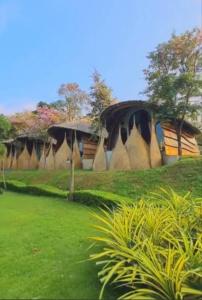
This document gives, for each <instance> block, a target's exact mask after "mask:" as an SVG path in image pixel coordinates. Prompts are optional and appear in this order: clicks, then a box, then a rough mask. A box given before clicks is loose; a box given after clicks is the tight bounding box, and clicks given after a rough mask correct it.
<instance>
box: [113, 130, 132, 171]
mask: <svg viewBox="0 0 202 300" xmlns="http://www.w3.org/2000/svg"><path fill="white" fill-rule="evenodd" d="M109 168H110V170H120V171H121V170H130V169H131V167H130V161H129V156H128V152H127V150H126V147H125V146H124V144H123V142H122V139H121V132H120V130H119V135H118V140H117V142H116V146H115V148H114V149H113V151H112V157H111V161H110V167H109Z"/></svg>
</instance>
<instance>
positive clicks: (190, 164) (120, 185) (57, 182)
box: [6, 156, 202, 200]
mask: <svg viewBox="0 0 202 300" xmlns="http://www.w3.org/2000/svg"><path fill="white" fill-rule="evenodd" d="M201 170H202V156H201V157H198V158H184V159H182V160H181V161H178V162H176V163H174V164H172V165H166V166H162V167H160V168H155V169H149V170H141V171H136V170H135V171H107V172H95V171H93V172H92V171H88V170H75V186H76V190H77V191H78V190H96V191H105V192H110V193H113V194H118V195H120V196H124V197H128V198H131V199H134V200H137V199H139V198H141V197H142V196H145V195H146V194H147V193H148V191H156V190H158V189H159V187H160V186H161V187H165V186H168V185H169V186H171V187H172V188H173V189H174V190H175V191H177V192H178V193H180V194H182V195H183V193H184V189H185V187H187V188H188V189H189V190H190V191H192V193H193V196H194V197H200V196H201V195H202V172H201ZM176 175H177V176H176ZM6 177H7V179H9V180H18V181H22V182H24V183H26V184H28V185H36V184H41V183H43V184H46V185H49V186H53V187H57V188H59V189H62V190H66V189H67V182H69V178H70V172H69V170H26V171H25V170H16V171H14V170H12V171H6Z"/></svg>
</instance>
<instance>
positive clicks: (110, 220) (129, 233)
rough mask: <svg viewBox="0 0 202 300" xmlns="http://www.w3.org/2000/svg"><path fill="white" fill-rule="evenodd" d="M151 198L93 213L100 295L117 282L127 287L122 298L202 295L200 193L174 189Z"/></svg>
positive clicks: (187, 299)
mask: <svg viewBox="0 0 202 300" xmlns="http://www.w3.org/2000/svg"><path fill="white" fill-rule="evenodd" d="M151 198H152V201H149V202H148V201H145V200H141V201H140V202H139V203H137V204H133V205H126V204H121V205H120V207H119V208H117V209H116V210H113V211H112V210H108V211H106V210H101V211H102V214H101V215H100V214H94V216H95V218H96V220H97V222H98V224H96V225H95V227H96V228H97V231H98V233H99V234H98V235H97V236H95V237H93V238H92V239H93V241H94V242H95V241H96V243H97V244H98V245H99V248H98V249H99V250H97V253H95V254H93V255H91V256H90V259H91V260H94V261H96V263H97V264H98V265H99V266H102V268H101V270H100V272H99V273H98V275H99V277H100V280H101V282H102V289H101V293H100V298H102V296H103V292H104V289H105V286H106V285H107V284H108V283H114V284H116V285H118V286H121V287H125V290H124V292H123V294H122V295H121V296H120V299H138V300H141V299H142V300H143V299H149V300H157V299H158V300H171V299H172V300H194V299H198V300H199V299H202V204H201V199H192V198H191V196H190V194H187V195H186V196H184V197H181V196H179V195H177V194H176V193H175V192H174V191H172V190H170V191H169V192H167V191H162V193H161V194H159V195H158V194H153V195H152V196H151ZM159 203H160V204H159ZM100 246H102V247H100Z"/></svg>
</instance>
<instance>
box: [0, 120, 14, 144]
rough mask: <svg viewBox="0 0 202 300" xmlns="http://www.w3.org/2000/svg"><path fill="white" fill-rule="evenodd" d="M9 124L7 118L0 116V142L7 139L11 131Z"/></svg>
mask: <svg viewBox="0 0 202 300" xmlns="http://www.w3.org/2000/svg"><path fill="white" fill-rule="evenodd" d="M11 127H12V126H11V123H10V121H9V120H8V118H7V117H5V116H4V115H2V114H1V115H0V140H3V139H6V138H8V135H9V133H10V131H11Z"/></svg>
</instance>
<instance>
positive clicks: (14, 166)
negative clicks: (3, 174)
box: [11, 150, 18, 170]
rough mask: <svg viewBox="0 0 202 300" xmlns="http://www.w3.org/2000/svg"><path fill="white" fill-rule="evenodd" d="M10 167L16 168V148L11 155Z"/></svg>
mask: <svg viewBox="0 0 202 300" xmlns="http://www.w3.org/2000/svg"><path fill="white" fill-rule="evenodd" d="M11 169H12V170H16V169H18V160H17V153H16V150H15V153H14V155H13V156H12V159H11Z"/></svg>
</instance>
